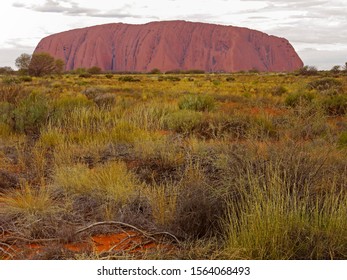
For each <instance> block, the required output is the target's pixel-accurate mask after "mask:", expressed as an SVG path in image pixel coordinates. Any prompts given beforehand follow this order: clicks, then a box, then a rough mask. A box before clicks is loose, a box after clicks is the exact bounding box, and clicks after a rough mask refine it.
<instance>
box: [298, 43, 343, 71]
mask: <svg viewBox="0 0 347 280" xmlns="http://www.w3.org/2000/svg"><path fill="white" fill-rule="evenodd" d="M298 54H299V56H300V57H301V59H302V60H303V61H304V63H305V64H306V65H314V66H317V67H318V68H319V69H331V68H332V67H333V66H334V65H344V64H345V62H346V61H347V49H346V50H318V49H314V48H305V49H302V50H298ZM343 58H344V59H343Z"/></svg>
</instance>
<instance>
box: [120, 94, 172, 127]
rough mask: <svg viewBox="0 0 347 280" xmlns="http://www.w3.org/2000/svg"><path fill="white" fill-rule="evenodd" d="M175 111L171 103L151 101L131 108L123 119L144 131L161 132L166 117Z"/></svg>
mask: <svg viewBox="0 0 347 280" xmlns="http://www.w3.org/2000/svg"><path fill="white" fill-rule="evenodd" d="M176 109H177V108H176V106H175V105H174V104H172V103H167V102H165V101H158V100H153V101H149V102H147V103H139V104H136V105H134V106H132V107H131V108H129V109H128V110H126V111H125V113H124V114H123V119H124V120H127V121H129V123H132V124H134V125H135V126H138V127H141V128H143V129H145V130H161V129H163V128H164V121H165V118H166V116H167V115H169V114H170V113H172V112H174V111H175V110H176Z"/></svg>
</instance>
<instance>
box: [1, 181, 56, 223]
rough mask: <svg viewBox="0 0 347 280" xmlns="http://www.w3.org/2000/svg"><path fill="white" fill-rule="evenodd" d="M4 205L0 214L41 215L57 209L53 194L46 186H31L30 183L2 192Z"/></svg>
mask: <svg viewBox="0 0 347 280" xmlns="http://www.w3.org/2000/svg"><path fill="white" fill-rule="evenodd" d="M0 203H2V204H3V206H2V207H1V209H0V214H5V215H11V216H13V217H17V216H40V215H46V214H49V213H51V212H55V211H56V210H57V208H56V206H55V205H56V204H55V203H54V199H53V195H52V193H51V191H50V190H49V188H47V187H46V186H31V185H29V184H28V183H24V184H22V185H21V187H20V188H19V189H15V190H10V191H7V192H5V193H1V194H0Z"/></svg>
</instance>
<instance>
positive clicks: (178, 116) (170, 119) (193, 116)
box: [164, 110, 202, 134]
mask: <svg viewBox="0 0 347 280" xmlns="http://www.w3.org/2000/svg"><path fill="white" fill-rule="evenodd" d="M201 122H202V113H201V112H195V111H190V110H180V111H178V112H174V113H171V114H168V115H167V116H166V118H165V120H164V123H165V126H166V127H167V128H168V129H170V130H174V131H176V132H178V133H183V134H191V133H193V132H194V130H196V129H198V127H199V125H201Z"/></svg>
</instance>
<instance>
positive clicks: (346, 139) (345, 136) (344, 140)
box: [338, 131, 347, 148]
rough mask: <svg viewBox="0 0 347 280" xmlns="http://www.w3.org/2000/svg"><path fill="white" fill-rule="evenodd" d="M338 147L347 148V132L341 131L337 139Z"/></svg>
mask: <svg viewBox="0 0 347 280" xmlns="http://www.w3.org/2000/svg"><path fill="white" fill-rule="evenodd" d="M338 145H339V147H343V148H344V147H347V131H343V132H342V133H341V134H340V136H339V139H338Z"/></svg>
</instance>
